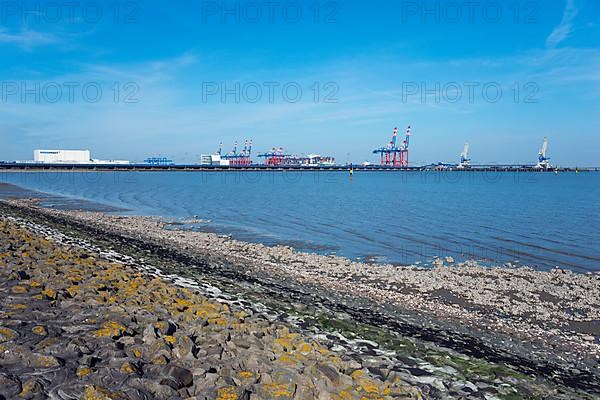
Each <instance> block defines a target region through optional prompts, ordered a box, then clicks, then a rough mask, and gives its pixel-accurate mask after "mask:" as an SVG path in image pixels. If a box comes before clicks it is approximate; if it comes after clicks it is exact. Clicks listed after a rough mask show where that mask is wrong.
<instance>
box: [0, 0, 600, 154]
mask: <svg viewBox="0 0 600 400" xmlns="http://www.w3.org/2000/svg"><path fill="white" fill-rule="evenodd" d="M467 3H469V2H448V1H442V2H433V1H427V2H421V1H417V2H402V1H394V2H391V1H390V2H387V1H386V2H383V1H381V2H377V3H376V5H373V4H369V3H368V2H357V1H343V2H327V1H323V2H320V3H315V2H314V1H310V2H285V1H279V6H275V5H273V6H268V5H266V4H267V3H266V2H261V1H259V2H255V3H253V2H234V1H229V2H225V3H223V2H221V1H218V2H195V1H178V2H164V1H155V0H144V1H143V2H126V1H123V2H121V3H118V4H119V7H118V11H119V12H118V14H117V13H116V10H115V8H114V2H113V1H110V2H96V3H94V2H86V1H85V0H84V1H81V2H80V6H79V7H77V8H73V9H69V8H68V6H64V3H62V2H54V3H53V2H33V1H27V2H25V3H24V4H25V6H23V3H21V2H15V3H10V2H4V3H2V4H3V5H2V14H1V15H0V51H1V52H2V58H1V59H0V73H1V76H2V79H1V82H2V93H0V97H1V99H0V143H1V147H0V159H7V160H14V159H31V158H32V150H33V149H34V148H69V149H71V148H73V149H74V148H88V149H90V150H91V151H92V156H93V157H95V158H104V159H107V158H118V159H130V160H142V159H144V158H145V157H147V156H156V155H163V156H168V157H173V158H174V159H175V160H176V161H179V162H195V160H196V158H197V156H198V155H199V154H204V153H209V152H212V151H214V150H216V148H217V146H218V143H219V142H221V141H222V142H223V143H224V146H225V148H226V149H228V148H230V147H232V145H233V142H234V141H235V140H238V141H240V142H242V141H243V140H244V139H246V138H252V139H253V140H254V148H255V152H259V151H262V150H267V149H270V148H271V147H273V146H277V147H279V146H283V147H284V148H285V149H286V150H287V151H289V152H291V153H295V154H303V153H315V152H316V153H321V154H330V155H333V156H335V157H336V158H337V159H338V161H342V162H345V161H353V162H362V161H365V160H369V161H375V156H374V155H372V154H371V150H372V149H373V148H375V147H379V146H382V145H384V144H385V143H386V142H387V141H388V140H389V139H390V136H391V132H392V130H393V128H394V127H395V126H398V127H399V128H401V130H403V129H404V128H405V127H406V126H407V125H411V126H412V127H413V138H412V143H411V146H412V147H411V161H412V162H415V163H427V162H434V161H456V160H457V159H458V157H459V154H460V152H461V150H462V146H463V144H464V143H465V142H469V143H470V145H471V157H472V158H473V160H474V161H475V162H499V163H500V162H533V161H534V160H535V158H536V156H537V151H538V150H539V147H540V146H541V143H542V140H543V137H544V136H548V137H549V138H550V156H551V157H552V158H553V161H554V162H555V163H557V164H559V165H582V166H583V165H588V166H591V165H594V166H595V165H600V157H599V156H598V150H597V149H598V148H599V147H600V135H599V127H600V115H599V114H600V113H599V112H598V110H599V109H600V91H599V90H600V48H599V45H598V43H600V25H599V24H600V23H599V22H598V21H600V18H599V17H600V3H599V2H598V1H596V0H553V1H544V2H542V1H537V2H529V1H522V2H517V3H515V2H513V1H497V2H486V1H481V2H479V3H480V6H478V7H475V6H474V8H472V9H470V8H469V6H467V5H465V4H467ZM56 4H58V5H59V6H60V8H58V9H56V8H55V6H54V5H56ZM315 4H316V5H315ZM223 5H225V7H227V9H229V10H230V12H229V13H227V12H224V10H223V8H222V7H223ZM456 5H458V6H459V7H458V8H457V7H456ZM515 5H517V7H515ZM236 7H237V9H236ZM270 7H271V8H270ZM317 9H318V15H317V14H316V11H315V10H317ZM98 10H100V11H101V13H102V15H101V16H97V15H98V14H96V12H97V11H98ZM237 10H239V11H237ZM257 10H260V11H261V13H262V15H261V16H258V14H257V13H256V11H257ZM298 10H300V11H301V12H302V16H301V17H299V18H296V15H297V12H298ZM270 11H272V15H270ZM498 11H499V12H501V15H499V14H498ZM59 12H60V15H59ZM459 12H460V15H459ZM236 18H238V19H239V21H236ZM296 19H297V22H295V20H296ZM125 20H127V22H128V23H125ZM115 84H116V85H117V86H114V85H115ZM69 85H71V86H69ZM236 85H239V90H238V89H236V88H237V87H238V86H236ZM315 85H316V86H315ZM69 87H71V88H72V90H73V92H72V95H71V96H70V92H69ZM84 87H85V88H86V90H88V92H87V95H88V98H87V100H86V98H85V97H84V94H85V93H83V88H84ZM98 87H99V88H100V89H101V90H102V94H101V95H95V93H96V92H95V90H96V88H98ZM117 87H118V88H119V90H118V92H117V90H116V88H117ZM223 87H225V88H226V89H228V90H229V92H228V94H226V95H225V96H224V97H223V96H222V94H223V93H222V88H223ZM284 87H286V90H287V92H285V93H284V91H283V88H284ZM317 87H318V88H319V90H318V96H317V93H316V92H317V90H316V88H317ZM57 88H60V91H59V89H57ZM257 88H260V89H261V91H262V93H261V95H260V96H259V95H258V93H259V92H258V91H257ZM269 88H273V92H272V93H271V92H270V90H269ZM298 88H300V90H301V91H302V94H301V95H298V96H297V95H296V94H297V93H298V92H297V89H298ZM484 88H485V89H484ZM498 88H500V89H501V90H502V96H501V97H497V96H496V94H497V93H498V92H497V90H498ZM24 89H25V90H24ZM423 89H426V90H427V91H428V92H427V93H428V94H423ZM90 90H91V95H90V92H89V91H90ZM517 92H518V95H517ZM236 93H237V95H238V97H239V99H238V100H239V101H236ZM270 95H272V99H271V98H269V97H270ZM286 95H287V97H286ZM36 97H39V98H36ZM70 97H72V98H70ZM436 97H437V99H436ZM470 97H472V98H470ZM92 100H94V101H95V100H97V102H92Z"/></svg>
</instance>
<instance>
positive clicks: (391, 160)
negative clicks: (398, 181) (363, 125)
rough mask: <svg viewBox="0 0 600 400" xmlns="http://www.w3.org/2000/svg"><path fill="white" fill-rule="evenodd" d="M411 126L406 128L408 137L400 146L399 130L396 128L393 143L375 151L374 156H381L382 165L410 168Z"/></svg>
mask: <svg viewBox="0 0 600 400" xmlns="http://www.w3.org/2000/svg"><path fill="white" fill-rule="evenodd" d="M410 135H411V129H410V126H409V127H408V128H406V137H405V139H404V140H403V141H402V144H401V145H400V146H398V144H397V141H398V128H394V133H393V135H392V141H391V142H390V143H388V145H387V146H385V147H380V148H378V149H375V150H373V154H379V155H380V157H381V165H383V166H389V167H395V168H399V167H408V147H409V145H410Z"/></svg>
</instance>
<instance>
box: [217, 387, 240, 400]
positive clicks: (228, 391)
mask: <svg viewBox="0 0 600 400" xmlns="http://www.w3.org/2000/svg"><path fill="white" fill-rule="evenodd" d="M237 398H238V395H237V393H236V392H235V387H231V386H229V387H224V388H220V389H218V390H217V400H237Z"/></svg>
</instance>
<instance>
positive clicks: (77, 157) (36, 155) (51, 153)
mask: <svg viewBox="0 0 600 400" xmlns="http://www.w3.org/2000/svg"><path fill="white" fill-rule="evenodd" d="M33 163H35V164H78V165H87V164H102V165H127V164H130V162H129V161H127V160H98V159H93V158H92V157H91V154H90V151H89V150H39V149H36V150H34V151H33Z"/></svg>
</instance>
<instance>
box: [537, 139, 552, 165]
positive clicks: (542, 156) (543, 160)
mask: <svg viewBox="0 0 600 400" xmlns="http://www.w3.org/2000/svg"><path fill="white" fill-rule="evenodd" d="M547 152H548V138H547V137H545V138H544V144H543V145H542V148H541V149H540V152H539V154H538V163H537V165H536V166H535V167H536V168H538V169H548V168H550V163H549V162H548V161H549V160H550V157H546V153H547Z"/></svg>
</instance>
